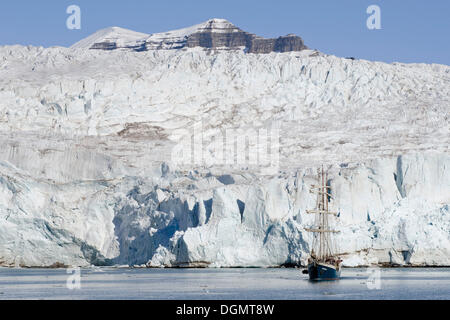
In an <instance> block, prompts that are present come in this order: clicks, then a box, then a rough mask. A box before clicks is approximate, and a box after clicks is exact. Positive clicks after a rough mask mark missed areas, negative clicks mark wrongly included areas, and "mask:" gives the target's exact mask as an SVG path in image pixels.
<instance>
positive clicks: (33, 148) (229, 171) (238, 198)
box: [0, 46, 450, 267]
mask: <svg viewBox="0 0 450 320" xmlns="http://www.w3.org/2000/svg"><path fill="white" fill-rule="evenodd" d="M449 74H450V68H449V67H448V66H444V65H425V64H399V63H394V64H385V63H378V62H369V61H363V60H349V59H341V58H338V57H334V56H328V55H325V54H322V53H319V52H316V51H312V50H302V51H301V52H290V53H269V54H264V55H259V54H247V53H243V52H241V51H225V52H218V53H215V54H210V53H208V52H204V51H199V50H197V48H194V49H186V50H161V51H160V50H153V51H147V52H125V51H102V50H79V49H67V48H50V49H44V48H35V47H22V46H6V47H0V145H1V150H2V152H1V153H0V264H1V265H2V266H50V265H54V264H55V263H59V264H61V265H82V266H86V265H90V264H97V265H105V264H106V265H111V264H119V265H122V264H127V265H142V264H147V265H148V266H155V267H158V266H210V267H220V266H222V267H226V266H278V265H282V264H291V263H292V264H297V263H302V264H305V262H306V259H307V256H308V252H309V249H310V248H309V245H310V243H311V239H310V238H309V237H310V235H309V234H308V233H307V232H305V230H304V229H305V227H307V226H308V225H311V222H312V221H311V219H313V217H311V216H310V215H307V214H306V213H305V211H306V209H307V208H311V207H312V206H314V201H315V197H314V195H313V194H311V193H309V188H310V185H311V184H313V183H314V181H315V175H316V168H317V167H319V166H320V165H321V164H322V163H324V164H325V166H326V167H327V168H329V173H330V181H329V183H330V185H331V192H332V193H333V195H334V199H333V200H332V202H331V203H330V207H331V208H333V210H335V211H338V212H339V219H338V221H337V223H338V225H337V226H336V227H337V228H338V229H339V230H341V233H340V234H338V235H337V237H338V238H337V242H338V243H339V244H340V248H339V251H340V252H341V253H342V255H343V258H344V266H361V265H371V264H390V265H414V266H416V265H430V266H433V265H436V266H438V265H450V215H449V201H450V153H449V145H450V135H449V119H448V111H449V106H450V104H449V96H450V94H449V90H450V80H449V79H450V78H449ZM197 123H202V125H203V129H202V133H203V140H202V142H203V146H207V147H206V151H205V152H206V153H208V152H209V151H210V150H209V149H208V146H209V145H210V143H211V137H213V136H214V135H216V134H217V133H220V132H221V131H223V130H226V129H238V128H241V129H244V130H259V129H261V128H263V129H267V130H269V129H270V128H272V127H273V125H274V124H275V123H276V126H277V128H279V138H280V139H279V155H278V156H279V168H278V170H276V172H270V171H264V170H260V169H261V168H259V167H257V166H256V167H254V166H250V165H247V166H242V165H234V166H233V167H232V168H228V167H226V166H222V165H215V162H214V161H212V162H210V163H194V164H193V165H191V166H180V165H177V164H175V163H173V161H172V150H173V148H174V147H175V146H177V145H178V146H179V145H180V144H182V145H183V143H186V139H183V132H186V130H187V131H189V130H190V128H192V126H195V125H196V124H197ZM188 140H189V143H190V142H191V140H190V139H188ZM194 142H195V140H194ZM194 147H196V146H195V145H194Z"/></svg>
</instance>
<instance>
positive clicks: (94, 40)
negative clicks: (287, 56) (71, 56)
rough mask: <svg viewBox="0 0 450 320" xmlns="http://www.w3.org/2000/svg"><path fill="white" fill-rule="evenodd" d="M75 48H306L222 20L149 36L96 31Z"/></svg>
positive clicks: (298, 40)
mask: <svg viewBox="0 0 450 320" xmlns="http://www.w3.org/2000/svg"><path fill="white" fill-rule="evenodd" d="M72 48H74V49H100V50H116V49H119V50H126V51H148V50H173V49H183V48H203V49H208V50H242V51H245V52H248V53H270V52H288V51H301V50H304V49H307V48H306V46H305V45H304V43H303V40H302V39H301V38H300V37H298V36H296V35H293V34H289V35H287V36H283V37H279V38H277V39H264V38H262V37H258V36H256V35H254V34H251V33H248V32H245V31H242V30H241V29H239V28H238V27H236V26H235V25H233V24H232V23H231V22H229V21H227V20H225V19H210V20H208V21H205V22H203V23H200V24H197V25H194V26H191V27H188V28H183V29H178V30H173V31H168V32H162V33H155V34H151V35H147V34H143V33H138V32H134V31H131V30H126V29H122V28H118V27H112V28H107V29H103V30H100V31H97V32H96V33H94V34H93V35H91V36H89V37H88V38H86V39H83V40H81V41H79V42H77V43H76V44H74V45H73V46H72Z"/></svg>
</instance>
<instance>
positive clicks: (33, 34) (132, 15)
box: [0, 0, 450, 65]
mask: <svg viewBox="0 0 450 320" xmlns="http://www.w3.org/2000/svg"><path fill="white" fill-rule="evenodd" d="M71 4H76V5H78V6H80V7H81V11H82V25H81V27H82V29H81V30H68V29H67V28H66V19H67V17H68V14H66V8H67V7H68V6H69V5H71ZM371 4H377V5H379V6H380V7H381V23H382V29H381V30H368V29H367V27H366V20H367V17H368V14H366V8H367V7H368V6H369V5H371ZM209 18H225V19H227V20H229V21H231V22H233V23H234V24H235V25H237V26H238V27H240V28H241V29H243V30H245V31H249V32H252V33H256V34H258V35H261V36H265V37H275V36H280V35H285V34H288V33H295V34H297V35H299V36H301V37H303V39H304V40H305V42H306V45H308V46H309V47H310V48H313V49H319V50H320V51H323V52H325V53H330V54H335V55H337V56H354V57H357V58H363V59H368V60H377V61H387V62H392V61H400V62H426V63H442V64H447V65H450V1H449V0H308V1H307V0H278V1H275V0H270V1H269V0H257V1H256V0H221V1H214V0H184V1H181V0H158V1H157V0H126V1H116V0H68V1H67V0H2V2H1V5H0V45H5V44H24V45H28V44H31V45H37V46H39V45H42V46H45V47H49V46H55V45H59V46H70V45H71V44H73V43H75V42H77V41H78V40H80V39H82V38H84V37H86V36H88V35H89V34H91V33H93V32H95V31H97V30H98V29H101V28H105V27H109V26H120V27H123V28H128V29H132V30H135V31H140V32H145V33H154V32H161V31H168V30H172V29H176V28H181V27H186V26H190V25H193V24H197V23H200V22H203V21H205V20H208V19H209Z"/></svg>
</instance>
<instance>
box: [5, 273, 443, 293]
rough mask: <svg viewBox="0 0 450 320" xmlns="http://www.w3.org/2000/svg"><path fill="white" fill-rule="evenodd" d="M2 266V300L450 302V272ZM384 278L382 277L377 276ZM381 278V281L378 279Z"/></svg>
mask: <svg viewBox="0 0 450 320" xmlns="http://www.w3.org/2000/svg"><path fill="white" fill-rule="evenodd" d="M69 276H70V274H68V273H67V270H65V269H7V268H0V300H3V299H182V300H185V299H193V300H197V299H230V300H233V299H244V300H245V299H249V300H252V299H289V300H291V299H450V268H399V269H375V270H374V269H344V270H343V271H342V278H341V279H340V280H339V281H330V282H318V283H316V282H310V281H309V280H308V277H307V275H303V274H302V273H301V270H300V269H284V268H281V269H118V268H88V269H81V278H80V279H81V280H80V284H81V289H79V290H70V289H68V287H67V279H68V278H69ZM378 276H379V277H378ZM378 280H379V281H378Z"/></svg>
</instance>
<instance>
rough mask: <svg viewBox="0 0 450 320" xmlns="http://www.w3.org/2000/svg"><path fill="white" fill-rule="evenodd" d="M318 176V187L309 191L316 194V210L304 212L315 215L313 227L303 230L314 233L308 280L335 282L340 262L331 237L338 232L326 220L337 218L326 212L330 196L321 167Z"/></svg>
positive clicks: (326, 175)
mask: <svg viewBox="0 0 450 320" xmlns="http://www.w3.org/2000/svg"><path fill="white" fill-rule="evenodd" d="M318 176H319V177H318V181H319V185H313V186H312V187H311V190H310V192H312V193H317V202H316V208H315V209H314V210H307V211H306V212H307V213H309V214H315V215H316V218H315V226H314V227H311V228H306V229H305V230H306V231H309V232H313V233H314V238H313V239H314V240H313V245H312V250H311V255H310V258H309V259H308V270H307V271H308V274H309V279H310V280H337V279H339V277H340V275H341V263H342V260H341V259H340V258H339V257H338V256H337V255H336V253H335V252H333V251H334V250H335V246H334V243H333V241H332V235H333V234H334V233H338V232H339V231H336V230H332V229H330V224H329V219H328V218H329V216H330V215H333V216H335V217H337V213H336V212H331V211H329V210H328V202H329V199H330V198H331V194H330V192H329V189H330V188H329V186H328V185H327V181H328V173H324V171H323V166H322V169H321V171H320V170H319V172H318Z"/></svg>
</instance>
